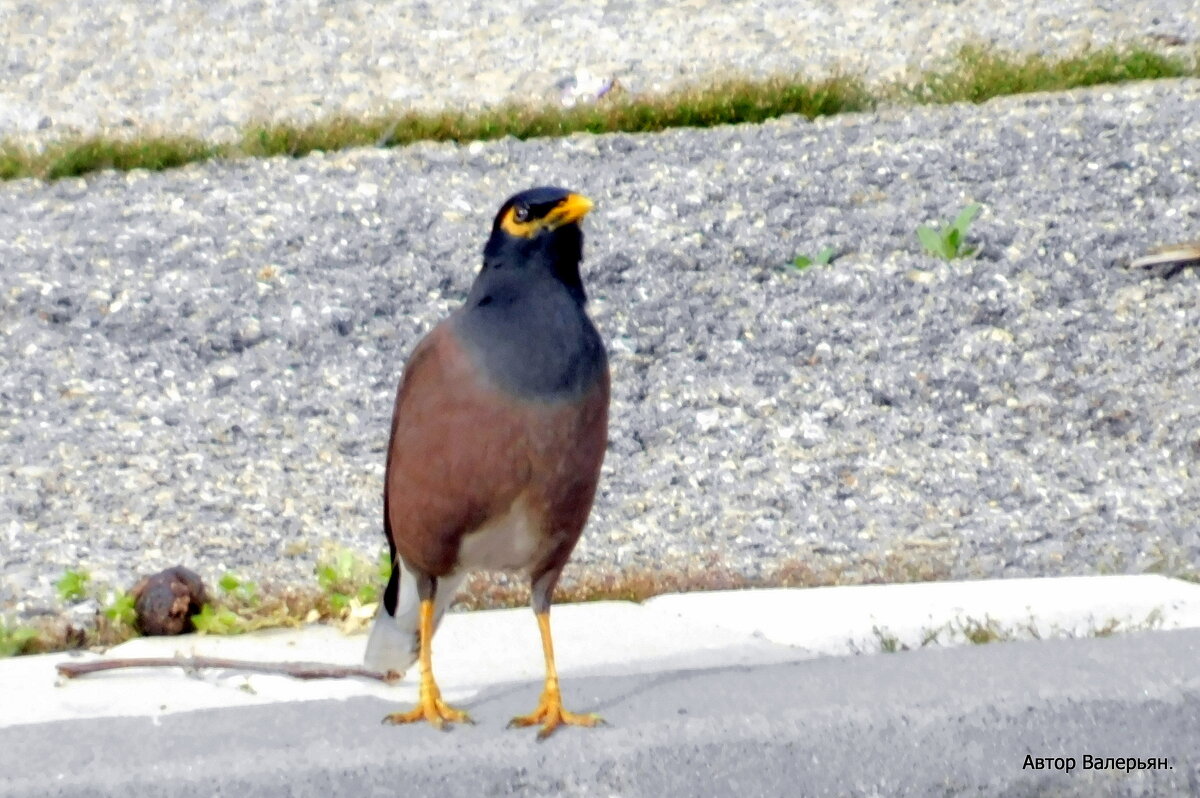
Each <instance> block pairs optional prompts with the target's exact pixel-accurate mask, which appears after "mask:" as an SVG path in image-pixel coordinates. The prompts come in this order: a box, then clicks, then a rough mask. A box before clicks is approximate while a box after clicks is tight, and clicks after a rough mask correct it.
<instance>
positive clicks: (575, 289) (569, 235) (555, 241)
mask: <svg viewBox="0 0 1200 798" xmlns="http://www.w3.org/2000/svg"><path fill="white" fill-rule="evenodd" d="M591 209H592V201H591V200H589V199H588V198H587V197H584V196H583V195H582V194H575V193H573V192H571V191H568V190H566V189H564V188H557V187H554V186H542V187H539V188H531V189H527V190H525V191H522V192H521V193H519V194H514V195H513V196H511V197H509V198H508V200H507V201H506V202H505V203H504V204H503V205H501V206H500V211H499V212H498V213H497V214H496V220H495V222H493V223H492V235H491V236H490V237H489V238H488V242H487V245H486V246H485V247H484V248H483V268H484V270H485V271H486V270H489V269H493V270H495V269H500V270H503V269H534V270H538V269H545V270H549V271H550V273H552V274H553V275H554V276H555V277H556V278H558V280H559V281H560V282H562V283H563V285H565V286H566V287H567V290H569V291H570V292H571V295H572V296H574V297H575V298H576V299H577V300H578V301H579V302H581V303H582V302H583V301H584V299H585V294H584V291H583V281H582V280H581V278H580V276H579V262H580V261H581V260H582V259H583V231H582V230H581V229H580V228H579V222H580V220H581V219H583V217H584V216H586V215H587V212H588V211H590V210H591Z"/></svg>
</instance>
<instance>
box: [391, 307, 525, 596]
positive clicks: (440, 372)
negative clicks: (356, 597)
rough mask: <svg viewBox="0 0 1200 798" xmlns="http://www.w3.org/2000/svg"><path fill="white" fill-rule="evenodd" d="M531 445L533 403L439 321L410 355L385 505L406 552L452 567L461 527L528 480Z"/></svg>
mask: <svg viewBox="0 0 1200 798" xmlns="http://www.w3.org/2000/svg"><path fill="white" fill-rule="evenodd" d="M528 445H529V437H528V418H527V413H526V412H524V411H523V409H522V408H521V407H519V406H518V405H517V404H516V403H515V402H514V401H513V400H512V399H511V398H509V397H507V396H505V395H504V394H503V393H501V392H499V391H498V390H496V389H495V388H493V387H491V386H489V385H488V384H487V383H486V382H484V380H483V379H482V378H481V377H480V375H479V370H478V369H477V368H476V367H475V366H474V364H473V363H472V362H471V360H470V357H469V355H468V354H467V353H466V351H464V350H463V348H462V346H461V344H459V342H458V340H457V339H456V337H455V335H454V332H453V328H452V327H451V325H450V324H449V323H448V322H442V323H441V324H439V325H438V326H437V327H436V328H434V330H433V331H432V332H431V333H430V334H429V335H428V336H427V337H426V338H425V339H424V340H423V341H422V342H421V343H420V344H419V345H418V346H417V348H416V350H415V351H414V352H413V355H412V357H411V358H410V359H409V363H408V366H407V367H406V369H405V372H404V378H403V379H402V380H401V383H400V388H399V390H398V391H397V394H396V406H395V409H394V411H393V414H392V430H391V436H390V440H389V444H388V458H387V471H386V475H385V482H384V492H385V493H384V503H385V507H384V513H385V519H386V523H387V525H388V527H389V535H390V536H391V539H392V541H393V542H394V543H395V546H396V549H397V550H398V551H399V552H400V554H402V555H403V556H404V557H405V559H406V560H408V562H410V563H412V564H413V565H415V566H416V567H417V568H420V569H421V570H423V571H425V572H426V573H428V574H430V575H433V576H442V575H445V574H446V573H449V572H450V571H451V570H453V568H454V565H455V558H456V556H457V553H458V546H459V542H460V541H461V539H462V536H463V535H464V534H466V533H468V532H471V531H473V530H475V529H477V528H478V527H479V526H480V525H481V524H483V523H484V522H486V521H487V520H488V519H489V518H494V517H496V516H498V515H502V514H503V513H504V512H505V511H507V510H508V508H509V507H510V506H511V505H512V503H513V502H514V501H515V500H516V499H517V497H518V496H520V495H521V493H522V492H523V491H524V490H525V489H526V488H527V487H528V485H529V478H530V467H531V464H530V457H529V450H528Z"/></svg>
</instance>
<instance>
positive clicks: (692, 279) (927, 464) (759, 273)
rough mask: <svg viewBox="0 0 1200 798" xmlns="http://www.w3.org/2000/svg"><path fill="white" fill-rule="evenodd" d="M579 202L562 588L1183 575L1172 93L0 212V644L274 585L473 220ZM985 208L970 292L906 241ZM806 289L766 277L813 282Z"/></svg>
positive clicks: (1199, 217) (460, 276)
mask: <svg viewBox="0 0 1200 798" xmlns="http://www.w3.org/2000/svg"><path fill="white" fill-rule="evenodd" d="M550 182H553V183H559V184H563V185H567V186H571V187H574V188H577V189H579V190H581V191H584V192H585V193H587V194H588V195H590V196H592V197H593V198H594V199H595V200H596V201H597V210H596V211H595V212H594V213H593V214H592V216H591V217H589V219H588V222H587V233H588V241H587V247H586V259H585V263H584V267H585V279H587V281H588V286H589V290H590V292H591V297H592V304H591V307H592V311H593V313H594V315H595V317H596V320H597V324H598V326H599V327H600V329H601V332H602V333H603V334H604V336H605V337H606V339H607V340H608V342H609V345H610V349H611V352H612V365H613V372H614V381H613V385H614V405H613V412H612V419H613V421H612V430H611V446H610V451H609V454H608V459H607V461H606V465H605V471H604V475H603V478H602V485H601V492H600V495H599V497H598V501H597V507H596V511H595V513H594V515H593V520H592V523H591V525H590V527H589V530H588V531H587V532H586V533H585V536H584V539H583V541H582V542H581V544H580V547H579V549H578V551H577V555H576V557H575V560H574V562H575V565H574V566H572V567H571V568H568V577H569V575H570V574H571V573H572V571H575V572H579V571H580V570H581V566H582V567H587V568H590V569H593V570H595V571H600V570H602V569H605V568H621V567H631V566H632V567H636V566H649V565H658V564H666V565H669V566H684V565H695V564H697V563H703V562H706V561H709V560H710V559H711V558H717V559H720V560H722V561H724V562H725V563H727V564H728V565H729V566H730V567H732V568H734V569H736V570H738V571H740V572H742V573H746V574H755V573H758V572H759V571H760V569H763V568H768V567H771V566H774V565H776V564H778V563H781V562H785V561H788V560H791V559H798V560H800V561H802V562H804V563H807V564H810V565H811V566H812V567H814V568H816V569H818V570H819V569H822V568H837V567H842V566H845V567H848V568H850V569H851V571H852V572H853V571H854V570H855V569H865V568H867V567H868V566H869V565H870V564H871V563H875V564H878V563H880V562H885V561H886V562H891V563H892V564H893V565H894V566H895V567H897V568H900V569H905V568H911V569H916V570H921V569H926V568H933V569H935V570H937V571H938V572H939V573H941V574H942V575H946V576H955V577H985V576H986V577H994V576H1025V575H1056V574H1068V573H1069V574H1075V573H1095V572H1098V571H1100V572H1103V571H1106V570H1113V571H1122V572H1123V571H1141V570H1146V569H1154V568H1167V569H1168V570H1172V571H1178V570H1188V569H1194V568H1195V567H1196V564H1197V562H1200V535H1198V521H1197V519H1200V466H1198V461H1200V349H1198V348H1197V347H1196V346H1195V335H1194V331H1195V330H1196V329H1197V327H1198V326H1200V275H1197V274H1196V273H1195V270H1187V271H1185V272H1183V273H1182V274H1180V275H1179V276H1178V277H1176V278H1174V279H1171V280H1163V279H1161V277H1157V276H1154V275H1151V274H1147V273H1142V272H1136V273H1135V272H1131V271H1129V270H1128V269H1126V268H1125V267H1124V266H1123V262H1125V261H1127V260H1128V259H1129V258H1130V257H1133V256H1136V255H1137V254H1140V253H1142V252H1143V251H1145V250H1146V249H1147V248H1148V247H1150V246H1153V245H1155V244H1158V243H1163V242H1171V241H1178V240H1181V239H1186V238H1188V237H1193V238H1194V237H1195V235H1196V232H1197V230H1198V229H1200V81H1170V82H1156V83H1148V84H1139V85H1132V86H1127V87H1123V88H1120V89H1103V90H1092V91H1086V92H1077V93H1074V94H1073V95H1071V96H1069V97H1068V96H1057V95H1051V96H1040V97H1025V98H1010V99H1005V100H1000V101H995V102H991V103H989V104H987V105H985V106H982V107H974V106H952V107H940V108H922V109H911V110H895V111H888V112H885V113H881V114H876V115H861V116H842V117H837V118H830V119H825V120H821V121H818V122H816V123H809V122H806V121H804V120H803V119H797V118H788V119H783V120H780V121H778V122H774V123H770V124H766V125H762V126H739V127H731V128H721V129H712V130H704V131H696V130H678V131H674V132H668V133H664V134H660V135H655V136H640V137H639V136H629V135H609V136H601V137H586V136H576V137H571V138H568V139H563V140H539V141H529V142H516V141H511V140H506V141H501V142H496V143H492V144H473V145H470V146H466V147H459V146H455V145H419V146H414V147H410V148H406V149H397V150H385V151H379V150H359V151H350V152H345V153H339V154H335V155H328V156H322V155H316V156H311V157H307V158H304V159H300V160H287V159H282V158H277V159H270V160H261V161H242V162H235V163H209V164H203V165H194V166H191V167H187V168H184V169H180V170H175V171H170V172H165V173H159V174H147V173H144V172H133V173H129V174H118V173H104V174H99V175H96V176H93V177H90V178H88V179H75V180H64V181H60V182H57V183H53V184H43V183H39V182H35V181H17V182H9V183H3V184H0V231H3V233H2V234H0V362H3V364H4V368H3V371H2V372H0V609H3V608H9V609H19V610H24V611H26V612H31V611H34V610H36V609H37V608H38V607H42V606H48V605H52V604H53V603H54V602H55V599H54V590H53V587H52V582H53V580H54V579H56V578H57V577H58V575H60V574H61V573H62V571H63V570H65V569H67V568H79V567H85V568H88V569H90V570H91V571H92V572H93V574H94V575H95V576H96V578H97V579H98V580H101V581H108V582H109V583H111V584H120V585H125V586H128V585H129V584H131V583H132V582H133V580H134V578H135V576H136V575H138V574H144V573H147V572H150V571H152V570H157V569H159V568H162V567H165V566H169V565H175V564H184V565H187V566H188V567H191V568H194V569H196V570H198V571H199V572H200V573H201V574H203V575H204V576H205V577H206V578H209V579H212V578H213V577H215V576H217V575H219V574H220V573H221V572H223V571H224V570H226V569H232V570H235V571H238V572H239V573H241V574H242V575H244V576H247V577H250V578H253V579H258V580H260V581H261V580H272V579H274V580H280V581H282V582H284V583H303V584H312V583H313V577H312V569H313V562H314V558H315V557H316V556H317V554H318V553H319V552H320V550H321V547H322V545H324V544H326V543H328V542H336V543H338V544H341V545H346V546H350V547H353V548H355V549H358V550H361V551H363V552H365V553H366V552H370V553H373V552H375V551H376V550H377V549H378V547H379V546H380V544H381V541H382V536H381V532H380V521H379V514H380V504H381V501H380V493H381V483H382V474H383V450H384V444H385V442H386V436H387V433H386V431H387V424H388V420H389V414H390V411H391V403H392V397H393V391H394V389H395V384H396V380H397V378H398V376H399V373H400V370H401V368H402V364H403V362H404V359H405V357H406V354H407V353H408V351H409V350H410V349H411V348H412V346H413V345H414V343H415V342H416V340H417V339H418V338H419V336H421V335H422V334H423V333H424V332H426V331H427V330H428V329H429V328H430V327H431V325H432V324H433V323H434V322H435V320H436V319H438V318H439V317H441V316H442V315H443V314H445V313H446V312H447V311H448V310H449V309H450V308H452V307H453V306H454V305H455V304H456V303H458V302H459V301H461V299H462V298H463V296H464V295H465V292H466V290H467V288H468V286H469V284H470V281H471V279H472V277H473V274H474V271H475V269H476V267H477V264H478V262H479V252H480V249H481V247H482V244H483V240H484V236H485V230H486V226H487V224H488V223H489V222H490V219H491V216H492V214H493V213H494V211H495V208H496V206H497V205H498V204H499V203H500V202H501V201H502V200H503V199H504V198H505V197H506V196H507V195H508V194H509V193H511V192H512V191H514V190H516V189H519V188H523V187H525V186H528V185H531V184H540V183H550ZM968 201H977V202H980V203H982V204H983V205H984V211H983V214H982V216H981V217H980V219H979V220H978V222H977V223H976V225H975V227H974V228H973V230H972V237H973V238H974V239H975V240H977V241H978V242H979V243H980V244H981V245H982V253H981V255H980V256H979V257H978V258H976V259H972V260H965V261H962V260H960V261H954V262H950V263H947V262H942V261H938V260H935V259H933V258H931V257H928V256H925V255H922V254H920V252H919V246H918V244H917V240H916V237H915V235H914V228H915V227H916V225H917V224H918V223H921V222H926V221H932V220H945V219H947V218H949V217H951V216H952V215H953V214H954V213H955V212H957V211H958V209H960V208H961V207H962V206H963V205H964V204H965V203H967V202H968ZM824 245H831V246H834V247H836V248H837V250H838V251H839V253H842V254H841V256H840V257H839V258H838V259H837V260H836V261H835V262H834V263H833V264H832V265H830V266H827V267H812V268H810V269H809V270H807V271H805V272H796V271H794V270H790V269H788V268H786V267H784V266H783V264H785V263H786V262H787V261H789V260H790V259H791V258H792V257H794V256H795V255H796V254H798V253H801V252H809V253H811V252H814V251H815V250H817V249H819V248H820V247H821V246H824Z"/></svg>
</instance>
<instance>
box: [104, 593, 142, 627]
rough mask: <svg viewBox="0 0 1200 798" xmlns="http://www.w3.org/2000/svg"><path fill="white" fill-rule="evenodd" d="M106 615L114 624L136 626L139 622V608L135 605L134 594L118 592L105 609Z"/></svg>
mask: <svg viewBox="0 0 1200 798" xmlns="http://www.w3.org/2000/svg"><path fill="white" fill-rule="evenodd" d="M103 612H104V617H106V618H108V619H109V620H110V621H112V622H113V623H114V624H117V625H123V626H130V627H132V626H134V625H136V624H137V609H136V608H135V607H134V600H133V596H131V595H129V594H128V593H124V592H122V593H117V594H116V595H115V596H113V600H112V601H111V602H110V603H109V604H108V606H106V607H105V608H104V610H103Z"/></svg>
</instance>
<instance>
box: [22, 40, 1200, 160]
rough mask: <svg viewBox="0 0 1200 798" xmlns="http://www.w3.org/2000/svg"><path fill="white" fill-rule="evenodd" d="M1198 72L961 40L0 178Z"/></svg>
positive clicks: (166, 148) (1186, 65)
mask: <svg viewBox="0 0 1200 798" xmlns="http://www.w3.org/2000/svg"><path fill="white" fill-rule="evenodd" d="M1186 77H1200V50H1194V51H1191V52H1186V53H1181V54H1167V53H1164V52H1161V51H1158V50H1154V49H1150V48H1147V47H1141V46H1136V47H1105V48H1098V49H1088V50H1085V51H1083V52H1081V53H1078V54H1075V55H1070V56H1066V57H1056V56H1045V55H1037V54H1033V55H1018V54H1013V53H1005V52H1002V51H1000V50H997V49H995V48H991V47H983V46H979V45H968V46H965V47H963V48H962V49H960V50H959V51H958V53H957V54H956V55H955V56H954V57H953V58H951V59H950V60H949V62H948V64H947V65H946V66H945V67H943V68H939V69H936V70H934V71H931V72H928V73H926V74H925V75H923V76H921V77H920V78H919V79H917V80H916V81H910V82H895V83H891V84H885V85H882V86H879V87H875V88H874V89H871V88H868V86H867V84H866V83H865V81H864V80H863V79H862V78H861V77H856V76H850V75H835V76H833V77H828V78H824V79H821V80H805V79H800V78H779V77H777V78H770V79H765V80H728V81H724V82H720V83H716V84H712V85H709V86H706V87H703V88H692V89H683V90H679V91H674V92H670V93H667V94H662V95H656V96H637V97H632V96H624V95H620V94H616V95H610V96H609V97H608V98H605V99H604V100H602V101H600V102H598V103H595V104H590V105H582V106H576V107H574V108H560V107H557V106H542V107H532V106H524V105H504V106H499V107H495V108H489V109H484V110H481V111H444V112H440V113H417V112H407V113H401V114H388V115H382V116H376V117H368V118H357V117H348V116H338V117H334V118H331V119H328V120H324V121H319V122H314V123H311V124H304V125H297V124H287V123H282V124H269V125H267V124H259V125H252V126H250V127H248V128H247V129H246V130H245V131H244V133H243V134H242V137H241V140H240V141H239V142H237V143H236V144H211V143H207V142H204V141H202V140H200V139H197V138H189V137H185V136H141V137H138V138H135V139H132V140H121V139H113V138H106V137H103V136H90V137H86V138H79V139H70V140H64V141H61V142H55V143H52V144H50V145H49V146H47V147H46V148H45V149H42V150H36V149H31V148H28V147H23V146H19V145H16V144H12V143H3V144H0V179H4V180H12V179H16V178H37V179H42V180H57V179H61V178H64V177H78V176H80V175H85V174H88V173H91V172H96V171H100V170H103V169H117V170H121V171H128V170H132V169H148V170H152V171H159V170H163V169H171V168H174V167H178V166H183V165H185V164H189V163H196V162H200V161H206V160H210V159H213V158H246V157H270V156H277V155H286V156H291V157H301V156H304V155H307V154H308V153H311V152H314V151H317V150H321V151H325V152H329V151H335V150H342V149H347V148H349V147H396V146H403V145H405V144H412V143H414V142H418V141H454V142H470V141H488V140H494V139H499V138H503V137H505V136H512V137H515V138H517V139H530V138H539V137H546V136H565V135H569V134H571V133H613V132H626V133H652V132H657V131H661V130H667V129H669V128H678V127H693V128H703V127H712V126H715V125H733V124H754V123H759V122H763V121H766V120H768V119H774V118H777V117H780V116H785V115H789V114H799V115H802V116H805V117H808V118H809V119H812V118H815V117H818V116H830V115H834V114H842V113H853V112H859V111H869V110H872V109H874V108H877V107H879V106H880V105H886V104H901V105H934V104H946V103H955V102H971V103H981V102H985V101H987V100H990V99H992V98H994V97H1001V96H1006V95H1014V94H1025V93H1030V92H1045V91H1066V90H1069V89H1075V88H1083V87H1088V86H1097V85H1105V84H1117V83H1124V82H1127V81H1134V80H1159V79H1163V78H1186Z"/></svg>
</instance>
